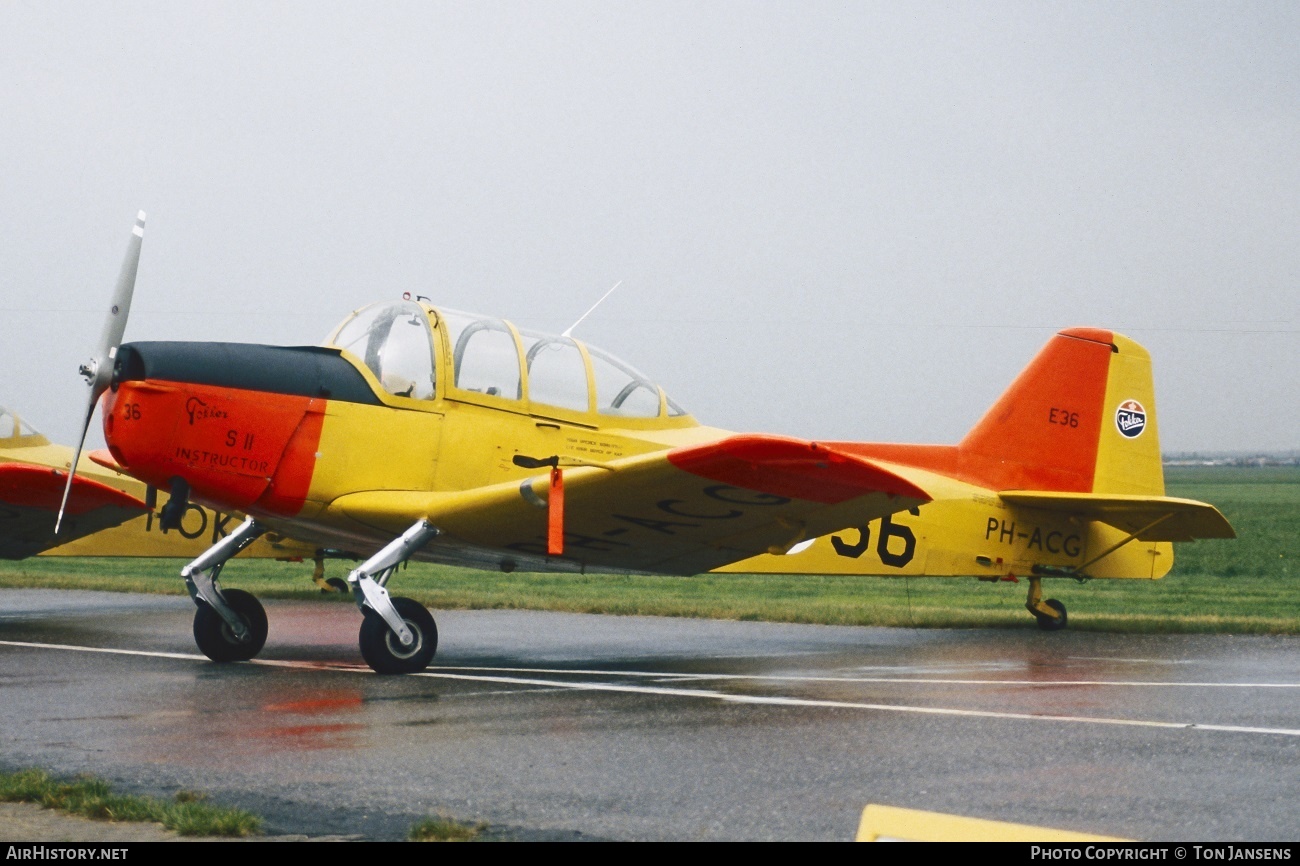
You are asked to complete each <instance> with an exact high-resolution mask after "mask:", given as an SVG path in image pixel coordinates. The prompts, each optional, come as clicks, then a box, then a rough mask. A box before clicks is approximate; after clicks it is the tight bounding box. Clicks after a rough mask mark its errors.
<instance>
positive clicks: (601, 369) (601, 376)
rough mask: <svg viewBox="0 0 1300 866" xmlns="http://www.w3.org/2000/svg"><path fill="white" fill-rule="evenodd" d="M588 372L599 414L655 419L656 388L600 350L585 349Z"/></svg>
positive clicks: (657, 397)
mask: <svg viewBox="0 0 1300 866" xmlns="http://www.w3.org/2000/svg"><path fill="white" fill-rule="evenodd" d="M587 353H588V354H589V355H590V356H591V371H592V373H593V374H595V378H596V407H597V410H598V411H599V412H600V413H601V414H602V415H622V416H625V417H628V418H656V417H658V415H659V387H658V386H657V385H655V384H654V383H653V382H651V381H650V380H649V379H647V378H646V377H645V376H643V375H641V374H640V373H638V372H637V371H636V370H634V369H632V368H631V367H629V366H627V365H626V364H624V363H623V362H622V361H619V360H617V359H615V358H614V357H612V356H610V355H607V354H605V353H604V352H602V351H601V350H600V349H596V348H593V347H592V346H588V347H587Z"/></svg>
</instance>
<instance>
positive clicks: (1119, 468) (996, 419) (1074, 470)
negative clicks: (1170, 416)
mask: <svg viewBox="0 0 1300 866" xmlns="http://www.w3.org/2000/svg"><path fill="white" fill-rule="evenodd" d="M958 451H959V452H960V453H961V455H962V463H963V465H964V466H966V467H968V468H969V469H971V470H974V471H975V472H976V473H978V474H980V475H982V476H984V477H985V478H987V479H988V480H989V482H991V483H992V484H993V486H994V487H995V488H997V489H1003V490H1007V489H1021V490H1058V491H1068V492H1076V493H1132V494H1144V495H1156V496H1160V495H1163V494H1164V490H1165V486H1164V472H1163V469H1162V468H1161V465H1160V441H1159V436H1158V435H1157V434H1156V412H1155V388H1154V386H1153V384H1152V379H1151V356H1150V355H1149V354H1147V351H1146V349H1144V348H1142V347H1141V346H1140V345H1138V344H1137V343H1135V342H1133V341H1132V340H1130V339H1129V338H1127V337H1124V336H1121V335H1120V334H1115V333H1113V332H1111V331H1104V330H1100V329H1096V328H1070V329H1068V330H1065V331H1061V332H1059V333H1058V334H1056V336H1054V337H1053V338H1052V339H1051V340H1050V341H1049V342H1048V343H1047V345H1046V346H1044V347H1043V349H1042V351H1040V352H1039V353H1038V355H1037V356H1036V357H1035V358H1034V359H1033V360H1032V361H1031V362H1030V363H1029V365H1028V366H1027V367H1025V369H1024V370H1023V371H1022V372H1021V373H1020V375H1019V376H1018V377H1016V380H1015V381H1014V382H1012V383H1011V386H1010V387H1009V388H1007V390H1006V391H1005V392H1004V393H1003V394H1002V396H1001V397H1000V398H999V399H998V401H997V402H996V403H994V404H993V408H991V409H989V411H988V412H987V413H985V415H984V417H983V418H981V419H980V421H979V423H977V424H976V425H975V427H974V428H972V429H971V431H970V433H968V434H967V435H966V438H965V439H963V440H962V442H961V444H960V445H959V446H958Z"/></svg>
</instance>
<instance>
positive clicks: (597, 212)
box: [0, 0, 1300, 450]
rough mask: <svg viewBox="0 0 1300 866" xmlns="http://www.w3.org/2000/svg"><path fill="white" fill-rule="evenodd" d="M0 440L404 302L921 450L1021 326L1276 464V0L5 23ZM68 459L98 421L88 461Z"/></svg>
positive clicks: (0, 34) (1296, 287)
mask: <svg viewBox="0 0 1300 866" xmlns="http://www.w3.org/2000/svg"><path fill="white" fill-rule="evenodd" d="M0 154H2V155H3V159H4V171H3V172H2V173H0V189H3V196H2V197H0V233H2V236H3V238H4V242H3V244H0V280H2V281H3V300H2V301H0V310H2V311H3V316H2V317H0V322H2V324H0V327H2V328H3V340H4V342H3V347H4V352H3V366H2V367H0V375H3V388H2V389H0V403H3V404H5V405H8V406H10V407H11V408H13V409H15V410H17V411H19V412H20V413H25V414H26V415H27V416H28V417H29V418H30V419H31V420H32V422H33V423H34V424H35V425H36V426H37V427H39V428H41V429H43V430H44V431H46V432H47V433H49V434H50V435H52V436H54V437H56V438H59V439H61V440H63V441H68V440H71V439H72V438H73V436H74V435H75V430H76V427H77V425H78V422H79V418H78V416H79V414H80V411H81V409H80V407H81V403H82V401H83V400H84V396H83V395H84V386H83V385H82V384H81V381H80V379H79V378H78V377H77V376H76V368H77V365H78V364H79V363H80V362H81V361H82V360H83V358H84V356H86V355H87V354H88V353H89V351H90V347H91V345H92V343H93V342H94V340H95V338H96V337H97V335H98V332H99V328H100V326H101V313H100V312H99V310H100V309H101V308H102V307H103V306H104V305H105V304H106V303H107V299H108V297H109V295H110V293H111V290H112V285H113V282H114V280H115V278H116V274H117V269H118V266H119V264H120V261H121V256H122V254H123V251H124V250H125V247H126V241H127V237H128V235H129V232H130V228H131V224H132V220H133V218H134V215H135V212H136V210H138V209H143V210H145V211H147V212H148V213H149V227H148V231H147V233H146V237H145V243H144V254H143V260H142V263H141V267H140V275H139V281H138V284H137V291H136V301H135V308H134V311H133V316H132V320H131V323H130V325H129V327H128V329H127V339H129V340H131V339H134V340H142V339H211V340H239V341H252V342H270V343H284V344H303V343H316V342H318V341H319V340H320V339H321V338H322V337H323V336H324V335H325V333H326V332H328V331H329V329H330V328H331V327H332V326H333V325H334V324H335V323H336V322H337V321H338V320H340V319H341V318H342V317H343V316H344V314H345V313H346V312H347V311H348V310H350V309H352V308H354V307H357V306H360V305H362V304H364V303H367V302H369V301H371V300H376V299H384V298H393V297H396V296H397V295H399V294H400V293H401V292H403V291H411V292H418V293H421V294H425V295H429V296H431V297H432V298H434V299H435V302H437V303H441V304H445V305H447V306H451V307H457V308H461V309H468V310H474V311H478V312H484V313H493V314H496V315H501V316H504V317H506V318H510V319H512V320H513V321H515V322H516V323H517V324H520V325H522V326H527V327H534V328H543V329H550V330H554V331H559V330H562V329H563V328H565V327H567V326H568V325H569V324H571V323H572V322H573V320H574V319H576V318H577V317H578V316H579V315H580V314H581V313H582V312H583V310H585V309H586V308H587V307H588V306H589V305H590V304H591V303H592V302H593V301H594V300H595V299H596V298H598V297H599V296H600V295H601V294H602V293H603V292H604V291H605V290H606V289H608V288H609V287H610V286H611V285H613V284H614V283H615V282H616V281H618V280H623V286H622V287H621V288H620V289H619V291H618V292H617V293H615V294H614V295H613V296H612V297H611V298H610V299H609V300H608V301H607V302H606V303H605V305H604V306H603V307H602V308H601V309H600V310H599V311H598V312H597V313H595V314H594V315H593V316H592V317H591V318H589V319H588V320H587V321H586V322H584V323H583V325H582V327H581V328H580V329H579V331H578V333H577V336H579V337H582V338H585V339H587V340H589V341H590V342H592V343H594V344H596V345H599V346H601V347H603V348H605V349H607V350H609V351H612V352H614V353H615V354H617V355H619V356H621V357H623V358H625V359H626V360H628V361H629V362H631V363H632V364H634V365H635V366H637V367H639V368H640V369H642V370H643V371H644V372H646V373H647V374H649V375H650V376H651V377H652V378H654V379H656V380H657V381H659V382H660V383H662V384H663V385H664V387H665V388H666V389H667V390H668V392H669V394H670V395H672V396H673V397H674V398H675V399H676V400H677V401H678V402H680V403H681V404H683V405H684V406H686V407H687V408H688V409H690V410H691V411H692V412H693V413H694V414H695V415H696V416H697V417H698V418H699V419H700V420H701V421H703V422H705V423H710V424H715V425H718V426H723V427H728V428H731V429H737V430H751V431H771V432H781V433H789V434H793V435H802V436H810V437H823V438H842V439H866V440H890V441H916V442H951V441H956V440H957V439H959V438H960V437H961V435H962V434H963V433H964V432H965V430H966V429H967V428H968V427H969V426H970V425H971V424H972V423H974V421H975V420H976V419H977V418H978V417H979V416H980V414H981V413H982V412H983V411H984V409H985V408H986V407H987V406H988V405H989V404H990V403H991V402H992V401H993V400H994V399H995V398H996V397H997V395H998V394H999V393H1000V392H1001V390H1002V389H1003V388H1004V387H1005V386H1006V384H1007V383H1008V382H1009V381H1010V380H1011V379H1012V377H1013V376H1014V375H1015V373H1016V372H1017V371H1018V370H1019V369H1020V367H1021V366H1023V365H1024V363H1025V362H1026V361H1027V360H1028V359H1029V358H1030V357H1031V356H1032V355H1033V354H1034V352H1035V351H1037V349H1038V347H1039V346H1040V345H1041V344H1042V343H1043V342H1044V341H1045V340H1047V339H1048V337H1049V336H1050V335H1051V334H1052V333H1053V332H1054V331H1056V330H1058V329H1060V328H1063V327H1068V326H1072V325H1092V326H1098V327H1108V328H1113V329H1115V330H1117V331H1120V332H1122V333H1125V334H1127V335H1129V336H1130V337H1133V338H1134V339H1136V340H1138V341H1140V342H1142V343H1143V344H1145V345H1146V346H1147V348H1148V349H1150V351H1151V352H1152V355H1153V356H1154V359H1155V365H1156V387H1157V397H1158V401H1159V413H1160V415H1159V418H1160V432H1161V437H1162V444H1163V446H1164V448H1165V449H1166V450H1190V449H1283V448H1298V447H1300V434H1298V433H1297V430H1298V429H1300V401H1297V399H1296V398H1297V392H1298V391H1300V388H1298V387H1297V386H1298V385H1300V372H1298V371H1300V4H1296V3H1294V2H1279V3H1227V2H1211V3H1195V2H1187V0H1180V2H1174V3H1154V2H1147V3H1087V4H1067V3H1050V4H1049V3H1038V2H1034V3H994V2H980V3H921V2H907V3H898V2H886V3H878V4H877V3H867V2H850V3H815V2H812V3H810V2H800V3H757V2H748V3H730V2H714V3H700V2H687V3H676V2H641V3H614V2H606V3H567V2H529V3H435V2H412V3H354V2H353V3H324V2H319V0H312V2H303V3H290V2H275V3H267V2H257V3H238V2H223V3H178V2H141V0H134V2H131V3H120V2H113V3H108V2H103V3H90V2H81V3H48V2H44V0H30V2H29V0H18V2H15V0H3V2H0ZM96 426H98V425H96Z"/></svg>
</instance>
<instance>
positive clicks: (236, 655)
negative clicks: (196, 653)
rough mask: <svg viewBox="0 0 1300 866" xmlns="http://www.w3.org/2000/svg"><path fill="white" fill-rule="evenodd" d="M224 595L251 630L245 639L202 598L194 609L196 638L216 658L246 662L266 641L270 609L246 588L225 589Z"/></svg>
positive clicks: (196, 641)
mask: <svg viewBox="0 0 1300 866" xmlns="http://www.w3.org/2000/svg"><path fill="white" fill-rule="evenodd" d="M221 595H222V596H223V597H224V598H225V600H226V604H227V605H229V606H230V609H231V610H233V611H234V612H235V615H236V616H238V617H239V618H240V619H241V620H242V621H243V623H244V627H245V628H246V629H247V630H248V633H247V634H246V635H245V638H244V640H242V641H241V640H240V639H239V638H238V637H236V636H235V633H234V632H233V631H232V630H231V628H230V625H229V624H228V623H227V622H226V621H225V620H224V619H222V618H221V614H219V613H217V612H216V611H215V610H213V609H212V606H211V605H209V604H207V603H206V602H199V605H198V610H197V611H195V612H194V642H195V643H196V644H198V645H199V649H200V650H201V651H202V652H203V654H204V655H205V656H207V657H208V658H210V659H212V660H213V661H214V662H246V661H248V660H249V659H251V658H252V657H253V656H255V655H257V654H258V653H259V652H261V651H262V647H263V646H265V645H266V633H267V626H266V611H265V610H264V609H263V608H262V603H261V602H260V601H258V600H257V597H256V596H254V595H253V594H252V593H250V592H244V591H243V590H242V589H225V590H222V591H221Z"/></svg>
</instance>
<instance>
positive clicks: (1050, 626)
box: [1034, 598, 1067, 631]
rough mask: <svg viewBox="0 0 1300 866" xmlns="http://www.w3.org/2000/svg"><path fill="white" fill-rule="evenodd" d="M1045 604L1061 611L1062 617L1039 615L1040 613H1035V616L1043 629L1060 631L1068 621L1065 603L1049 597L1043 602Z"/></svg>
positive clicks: (1058, 611)
mask: <svg viewBox="0 0 1300 866" xmlns="http://www.w3.org/2000/svg"><path fill="white" fill-rule="evenodd" d="M1043 604H1045V605H1047V606H1048V607H1050V608H1052V609H1053V610H1055V611H1056V612H1057V613H1059V614H1060V615H1061V618H1060V619H1052V618H1051V617H1050V616H1039V615H1038V614H1034V616H1035V617H1036V618H1037V619H1038V627H1039V628H1041V629H1042V630H1043V631H1060V630H1061V629H1063V628H1065V624H1066V622H1067V618H1066V616H1065V605H1063V604H1061V603H1060V602H1059V601H1057V600H1056V599H1054V598H1049V599H1047V600H1046V601H1044V602H1043Z"/></svg>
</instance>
